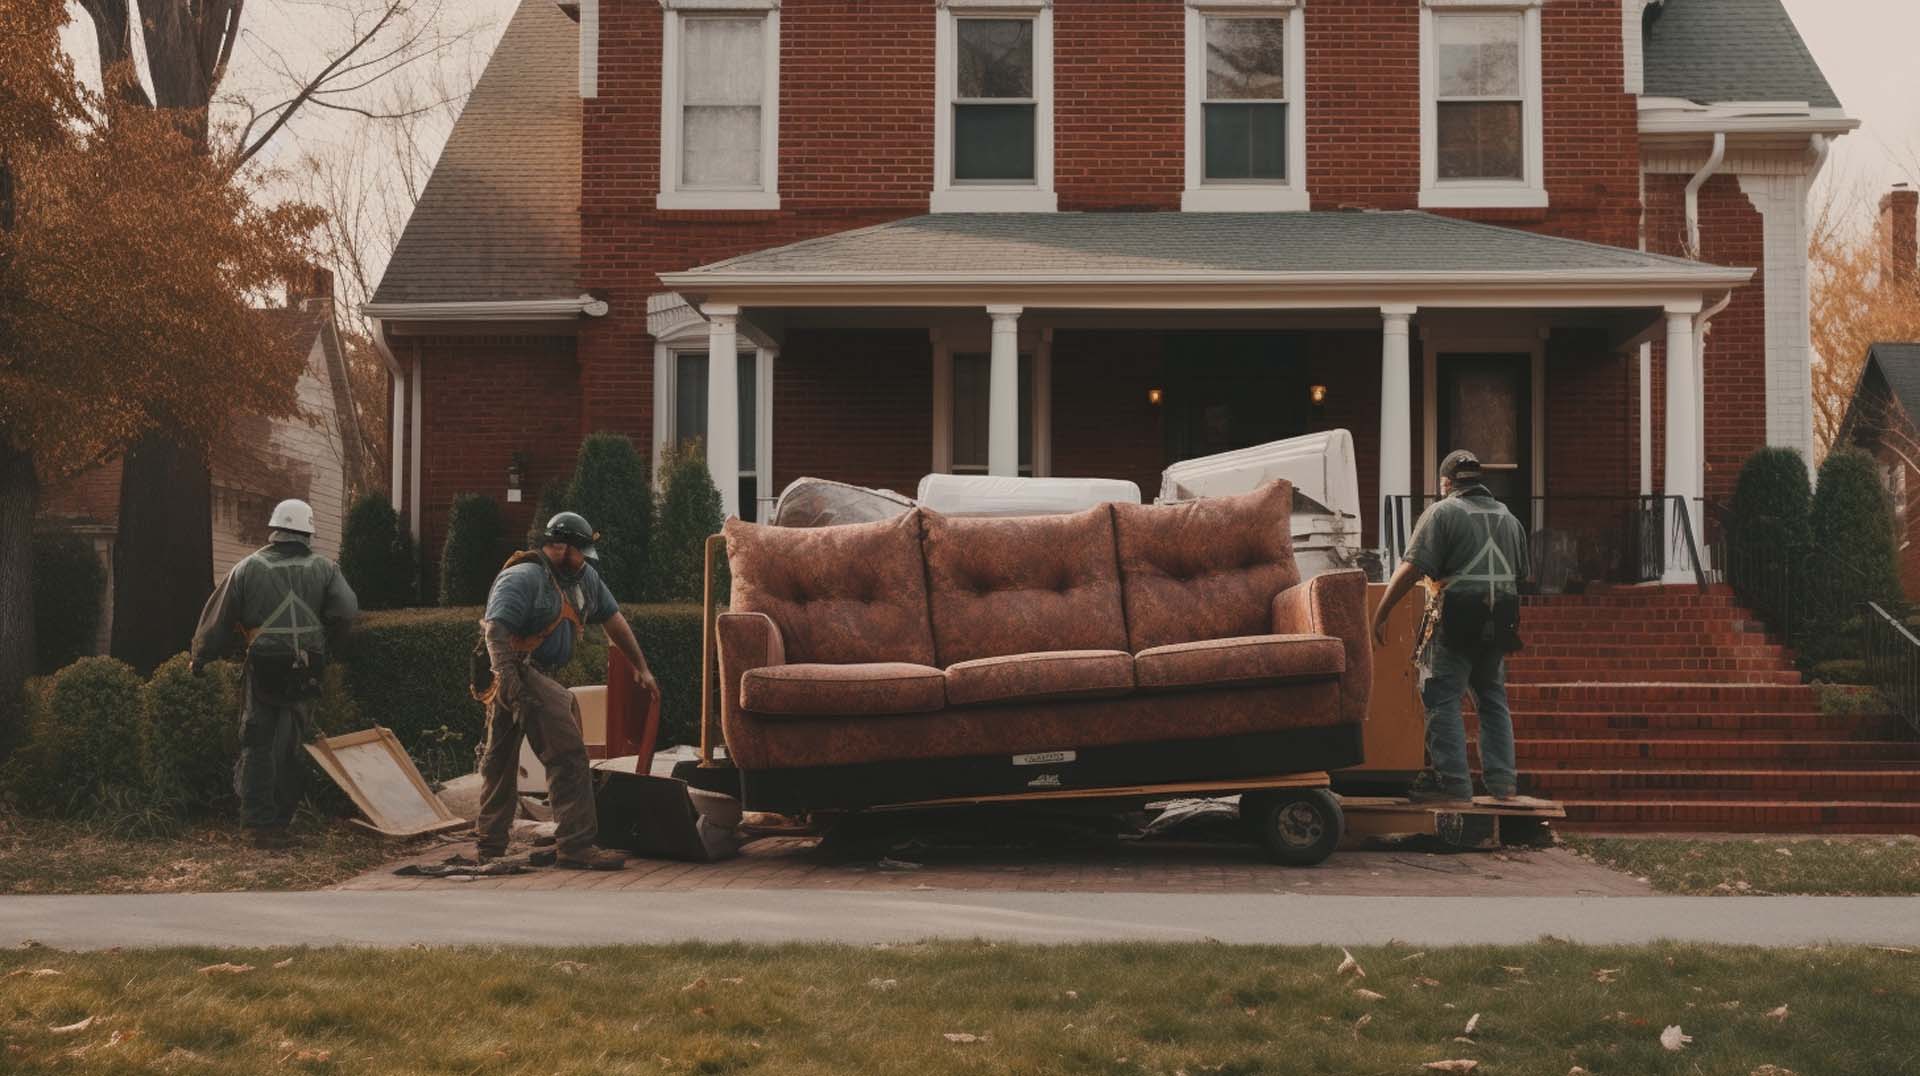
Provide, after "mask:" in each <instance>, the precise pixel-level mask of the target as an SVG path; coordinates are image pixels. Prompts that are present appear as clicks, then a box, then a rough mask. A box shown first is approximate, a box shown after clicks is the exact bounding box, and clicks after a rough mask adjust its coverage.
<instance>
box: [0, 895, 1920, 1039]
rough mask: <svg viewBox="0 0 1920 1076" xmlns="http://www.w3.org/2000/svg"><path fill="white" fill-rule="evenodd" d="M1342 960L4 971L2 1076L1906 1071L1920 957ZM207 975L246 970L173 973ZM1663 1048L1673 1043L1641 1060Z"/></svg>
mask: <svg viewBox="0 0 1920 1076" xmlns="http://www.w3.org/2000/svg"><path fill="white" fill-rule="evenodd" d="M640 905H641V906H640V907H637V909H636V913H635V914H645V911H644V902H643V901H642V902H640ZM528 914H530V915H537V914H539V908H538V904H537V895H535V896H534V900H533V901H531V902H530V904H529V907H528ZM1276 914H1283V913H1282V912H1280V911H1279V909H1278V907H1276ZM1353 955H1354V956H1355V957H1356V958H1357V959H1358V961H1359V963H1360V965H1361V967H1362V968H1363V969H1364V970H1365V972H1366V977H1365V978H1364V979H1361V978H1357V977H1355V976H1353V975H1351V974H1347V975H1342V974H1339V973H1338V972H1337V971H1336V968H1337V967H1338V966H1339V964H1340V962H1341V952H1340V950H1338V949H1328V948H1300V949H1276V948H1252V947H1229V946H1222V945H1184V946H1169V945H1155V946H1149V945H1105V946H1074V947H1058V948H1054V947H1020V946H995V945H991V944H986V943H973V944H928V945H903V946H891V947H887V946H882V947H870V948H847V947H828V946H787V947H777V948H756V947H746V946H678V947H671V948H626V949H587V950H567V951H556V950H529V949H511V950H494V951H481V950H378V951H375V950H284V951H258V950H254V951H226V950H210V949H199V950H171V951H144V952H129V953H102V954H91V955H75V954H67V953H57V952H50V951H44V950H38V951H36V950H27V951H11V952H6V953H3V954H0V976H7V978H4V979H0V983H4V987H3V988H0V1042H3V1043H4V1045H3V1046H0V1051H3V1053H0V1058H3V1059H4V1061H3V1062H0V1070H6V1071H11V1072H21V1073H40V1072H59V1073H121V1072H169V1071H178V1072H193V1073H236V1074H237V1073H247V1074H255V1073H262V1072H281V1071H287V1072H300V1071H313V1072H353V1073H376V1074H377V1073H541V1074H553V1073H561V1074H573V1073H578V1074H587V1073H594V1074H599V1073H764V1074H774V1073H779V1074H783V1076H786V1074H794V1076H807V1074H826V1073H833V1074H882V1073H885V1074H890V1076H891V1074H916V1076H918V1074H925V1073H1034V1074H1040V1073H1047V1074H1051V1073H1102V1074H1115V1076H1118V1074H1146V1073H1158V1074H1165V1076H1173V1074H1176V1073H1186V1074H1188V1076H1200V1074H1202V1073H1229V1074H1243V1076H1244V1074H1253V1073H1339V1074H1343V1076H1344V1074H1365V1073H1391V1074H1418V1073H1422V1072H1425V1071H1426V1070H1425V1069H1424V1068H1423V1066H1424V1065H1426V1064H1427V1063H1429V1062H1435V1061H1445V1060H1474V1061H1478V1062H1479V1063H1480V1067H1479V1070H1478V1071H1479V1072H1481V1073H1484V1074H1499V1073H1529V1074H1542V1076H1561V1074H1563V1073H1567V1072H1568V1071H1569V1070H1570V1069H1572V1068H1574V1067H1576V1066H1578V1067H1580V1068H1584V1069H1585V1070H1587V1071H1588V1072H1589V1073H1593V1074H1595V1076H1614V1074H1621V1076H1625V1074H1629V1073H1631V1074H1662V1073H1672V1074H1696V1073H1698V1074H1709V1076H1723V1074H1731V1076H1748V1074H1751V1073H1754V1072H1756V1071H1760V1072H1766V1071H1769V1070H1767V1069H1764V1068H1763V1066H1768V1065H1771V1066H1777V1068H1776V1069H1774V1070H1771V1071H1774V1072H1778V1071H1779V1070H1780V1069H1785V1070H1788V1071H1792V1072H1796V1073H1801V1074H1815V1073H1819V1074H1854V1073H1858V1074H1873V1076H1901V1074H1916V1073H1920V1035H1916V1034H1915V1033H1914V1027H1915V1022H1914V1021H1915V1014H1916V1013H1920V956H1913V955H1906V954H1902V953H1898V952H1892V951H1885V950H1875V949H1804V950H1760V949H1737V948H1717V947H1700V946H1683V945H1661V946H1649V947H1635V948H1590V947H1582V946H1574V945H1568V944H1565V943H1558V942H1553V941H1545V942H1542V943H1540V944H1535V945H1530V946H1520V947H1505V948H1490V947H1480V948H1456V949H1445V950H1439V949H1436V950H1433V951H1430V952H1426V953H1423V954H1416V953H1415V952H1414V951H1413V950H1411V949H1409V948H1406V947H1404V946H1391V947H1383V948H1366V949H1360V950H1356V951H1355V952H1354V954H1353ZM281 961H290V962H289V963H287V964H286V966H284V967H277V966H276V963H277V962H281ZM226 962H231V963H234V964H240V965H248V966H251V968H252V970H247V971H241V972H238V973H218V972H216V973H202V972H200V971H198V970H197V969H200V968H203V967H205V966H207V965H212V964H218V963H226ZM37 969H48V970H49V971H51V972H57V973H58V974H39V975H36V974H35V971H36V970H37ZM1363 988H1364V989H1367V990H1371V991H1374V992H1376V993H1377V994H1379V995H1382V996H1381V997H1379V998H1375V999H1369V998H1366V997H1363V996H1362V995H1360V994H1359V993H1357V991H1358V990H1359V989H1363ZM1781 1006H1785V1007H1786V1009H1785V1012H1784V1013H1781V1012H1780V1011H1779V1010H1780V1007H1781ZM1476 1013H1477V1014H1478V1015H1479V1019H1478V1021H1477V1022H1476V1023H1475V1028H1474V1031H1473V1033H1472V1035H1471V1036H1468V1035H1467V1034H1466V1028H1467V1026H1468V1024H1469V1022H1470V1021H1471V1020H1472V1019H1473V1017H1474V1015H1475V1014H1476ZM88 1020H91V1021H92V1022H91V1023H89V1024H86V1025H85V1026H84V1027H79V1028H75V1027H74V1025H77V1024H81V1023H82V1022H84V1021H88ZM1668 1025H1679V1026H1680V1028H1681V1029H1682V1031H1683V1032H1684V1033H1685V1034H1687V1035H1690V1036H1692V1042H1691V1044H1690V1045H1687V1046H1685V1047H1684V1049H1682V1050H1680V1051H1677V1052H1674V1051H1669V1050H1667V1049H1665V1048H1663V1046H1662V1045H1661V1043H1660V1036H1661V1032H1662V1030H1663V1028H1665V1027H1666V1026H1668ZM62 1028H67V1029H71V1030H55V1029H62ZM1462 1038H1470V1039H1471V1040H1472V1041H1459V1040H1460V1039H1462Z"/></svg>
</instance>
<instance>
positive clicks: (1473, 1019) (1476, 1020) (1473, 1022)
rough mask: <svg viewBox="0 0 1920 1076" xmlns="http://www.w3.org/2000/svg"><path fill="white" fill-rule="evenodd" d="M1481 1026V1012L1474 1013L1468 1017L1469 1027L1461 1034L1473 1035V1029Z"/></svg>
mask: <svg viewBox="0 0 1920 1076" xmlns="http://www.w3.org/2000/svg"><path fill="white" fill-rule="evenodd" d="M1479 1026H1480V1014H1479V1013H1474V1014H1473V1015H1472V1016H1470V1017H1468V1018H1467V1029H1466V1030H1465V1031H1462V1032H1461V1034H1462V1035H1471V1034H1473V1029H1474V1028H1476V1027H1479Z"/></svg>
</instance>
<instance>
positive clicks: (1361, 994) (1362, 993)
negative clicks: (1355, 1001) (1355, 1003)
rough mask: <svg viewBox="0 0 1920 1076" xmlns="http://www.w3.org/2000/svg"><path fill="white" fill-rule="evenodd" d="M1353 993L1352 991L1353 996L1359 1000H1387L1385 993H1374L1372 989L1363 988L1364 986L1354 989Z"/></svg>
mask: <svg viewBox="0 0 1920 1076" xmlns="http://www.w3.org/2000/svg"><path fill="white" fill-rule="evenodd" d="M1353 993H1354V996H1355V997H1358V998H1359V999H1360V1000H1362V1001H1385V1000H1387V995H1385V994H1376V993H1374V992H1373V991H1371V990H1367V989H1364V988H1363V989H1360V990H1355V991H1354V992H1353Z"/></svg>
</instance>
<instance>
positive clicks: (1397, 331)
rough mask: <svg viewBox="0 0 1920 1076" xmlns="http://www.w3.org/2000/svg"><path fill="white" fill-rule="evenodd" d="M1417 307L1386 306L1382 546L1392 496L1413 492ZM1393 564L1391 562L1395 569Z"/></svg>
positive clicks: (1382, 365) (1387, 544) (1387, 542)
mask: <svg viewBox="0 0 1920 1076" xmlns="http://www.w3.org/2000/svg"><path fill="white" fill-rule="evenodd" d="M1414 310H1415V308H1414V307H1411V306H1383V307H1381V308H1380V318H1381V321H1382V326H1381V329H1382V332H1381V347H1380V545H1381V547H1382V548H1388V547H1390V545H1391V539H1392V534H1391V533H1390V532H1389V530H1388V525H1389V524H1388V520H1389V518H1390V516H1389V514H1388V512H1387V498H1388V497H1406V496H1408V495H1410V494H1412V493H1413V384H1412V377H1413V371H1412V363H1411V361H1410V358H1409V346H1410V341H1409V326H1410V323H1411V321H1412V319H1413V314H1414ZM1392 567H1393V566H1392V565H1388V568H1389V569H1391V568H1392Z"/></svg>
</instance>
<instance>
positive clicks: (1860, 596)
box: [1809, 448, 1900, 617]
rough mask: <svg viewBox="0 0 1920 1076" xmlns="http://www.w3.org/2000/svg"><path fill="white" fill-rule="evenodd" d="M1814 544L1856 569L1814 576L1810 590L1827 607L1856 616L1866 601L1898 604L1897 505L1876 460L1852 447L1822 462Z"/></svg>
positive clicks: (1815, 493)
mask: <svg viewBox="0 0 1920 1076" xmlns="http://www.w3.org/2000/svg"><path fill="white" fill-rule="evenodd" d="M1813 543H1814V546H1815V548H1817V549H1819V550H1821V551H1823V552H1825V553H1827V554H1829V555H1831V556H1832V557H1834V558H1835V559H1837V560H1839V561H1841V562H1843V563H1845V564H1847V565H1850V566H1851V567H1852V568H1853V569H1854V570H1852V571H1833V572H1820V573H1815V574H1817V575H1818V576H1819V578H1816V579H1811V580H1809V586H1810V587H1815V588H1818V589H1820V590H1822V591H1824V592H1826V600H1825V602H1824V604H1826V605H1828V606H1829V607H1831V608H1834V609H1835V610H1837V611H1839V612H1838V614H1837V615H1840V616H1843V617H1851V616H1853V615H1854V613H1853V607H1854V606H1855V605H1857V604H1858V603H1860V602H1864V601H1876V602H1880V603H1882V604H1888V603H1897V602H1898V601H1899V598H1900V565H1899V561H1898V559H1897V556H1898V549H1899V543H1898V541H1897V539H1896V536H1895V533H1894V523H1893V501H1892V499H1891V498H1890V497H1888V496H1887V490H1886V487H1885V486H1883V485H1881V484H1880V468H1879V465H1878V464H1876V463H1875V462H1874V459H1873V457H1872V456H1869V455H1867V454H1866V453H1865V452H1862V451H1860V450H1859V449H1854V448H1847V449H1840V450H1838V451H1834V452H1830V453H1828V454H1827V458H1826V459H1825V460H1824V461H1822V462H1821V464H1820V484H1819V486H1818V487H1817V488H1816V490H1815V491H1814V495H1813Z"/></svg>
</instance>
